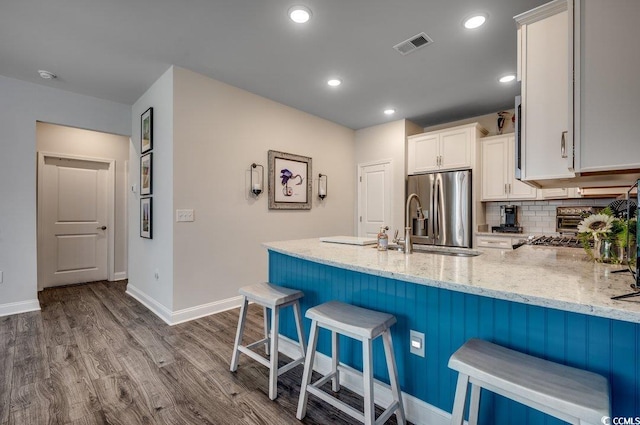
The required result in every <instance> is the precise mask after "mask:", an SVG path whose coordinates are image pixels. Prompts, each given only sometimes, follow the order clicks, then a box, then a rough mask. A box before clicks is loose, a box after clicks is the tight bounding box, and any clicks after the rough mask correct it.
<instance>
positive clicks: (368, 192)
mask: <svg viewBox="0 0 640 425" xmlns="http://www.w3.org/2000/svg"><path fill="white" fill-rule="evenodd" d="M358 168H359V176H360V177H359V180H360V181H359V184H360V188H359V191H358V197H359V199H358V209H359V212H358V215H359V218H358V221H359V222H358V236H362V237H374V238H375V237H376V236H377V234H378V232H379V231H380V227H381V226H389V227H391V226H392V224H393V223H391V220H392V218H391V190H392V187H391V163H390V162H384V163H377V164H370V165H366V164H361V165H359V167H358Z"/></svg>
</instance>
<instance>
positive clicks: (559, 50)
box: [516, 0, 575, 181]
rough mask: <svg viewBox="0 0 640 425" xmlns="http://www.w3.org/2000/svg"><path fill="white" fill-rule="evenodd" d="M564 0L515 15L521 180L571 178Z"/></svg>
mask: <svg viewBox="0 0 640 425" xmlns="http://www.w3.org/2000/svg"><path fill="white" fill-rule="evenodd" d="M570 19H571V18H570V16H569V12H568V10H567V2H566V0H556V1H553V2H551V3H548V4H546V5H543V6H540V7H538V8H537V9H534V10H533V11H531V12H527V13H525V14H522V15H519V16H517V17H516V20H517V21H518V24H519V28H518V31H519V32H520V34H519V37H518V40H519V43H520V44H519V46H518V47H519V50H520V53H519V55H518V57H519V58H520V61H521V64H520V66H519V69H520V75H519V77H520V79H521V81H522V84H521V93H522V112H521V115H520V119H521V123H520V125H521V136H520V137H521V149H522V180H533V181H537V180H543V179H561V178H564V179H566V178H571V177H574V176H575V174H574V172H573V149H572V147H571V146H572V144H573V142H572V140H573V132H572V127H573V124H572V116H571V115H570V114H569V111H570V109H571V108H572V105H571V104H570V100H571V90H572V87H571V86H570V83H569V81H570V80H569V79H570V63H571V61H570V60H569V58H570V57H571V52H570V44H571V41H570V39H569V35H570V29H569V28H570V26H569V23H570Z"/></svg>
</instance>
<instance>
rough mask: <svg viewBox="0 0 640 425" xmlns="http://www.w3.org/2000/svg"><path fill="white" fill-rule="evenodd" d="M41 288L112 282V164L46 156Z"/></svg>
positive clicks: (41, 192) (41, 174)
mask: <svg viewBox="0 0 640 425" xmlns="http://www.w3.org/2000/svg"><path fill="white" fill-rule="evenodd" d="M38 162H39V167H38V179H39V184H38V221H39V224H38V276H39V280H40V282H39V287H40V288H45V287H50V286H58V285H68V284H73V283H81V282H92V281H97V280H106V279H107V277H108V264H109V258H108V257H109V254H108V253H109V245H110V244H109V238H108V235H109V233H110V231H111V229H110V228H109V227H110V226H109V222H110V209H111V210H112V209H113V196H112V194H113V192H112V190H111V185H112V173H113V164H112V163H111V162H109V161H106V162H102V161H99V160H86V159H79V158H70V157H61V156H56V155H54V154H40V155H39V161H38Z"/></svg>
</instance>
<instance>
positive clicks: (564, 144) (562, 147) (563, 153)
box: [560, 131, 567, 158]
mask: <svg viewBox="0 0 640 425" xmlns="http://www.w3.org/2000/svg"><path fill="white" fill-rule="evenodd" d="M560 155H561V156H562V158H566V157H567V132H566V131H563V132H562V138H561V139H560Z"/></svg>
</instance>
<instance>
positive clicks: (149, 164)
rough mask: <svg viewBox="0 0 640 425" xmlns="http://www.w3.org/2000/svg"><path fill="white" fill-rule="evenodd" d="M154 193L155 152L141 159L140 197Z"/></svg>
mask: <svg viewBox="0 0 640 425" xmlns="http://www.w3.org/2000/svg"><path fill="white" fill-rule="evenodd" d="M152 193H153V152H149V153H147V154H144V155H142V156H141V157H140V195H151V194H152Z"/></svg>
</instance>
